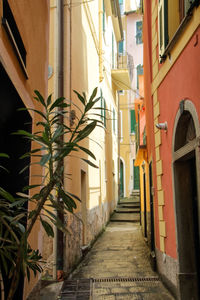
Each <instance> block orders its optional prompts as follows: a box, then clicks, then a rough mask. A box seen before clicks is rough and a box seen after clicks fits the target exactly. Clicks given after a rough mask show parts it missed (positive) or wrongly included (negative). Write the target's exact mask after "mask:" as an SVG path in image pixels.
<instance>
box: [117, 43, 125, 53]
mask: <svg viewBox="0 0 200 300" xmlns="http://www.w3.org/2000/svg"><path fill="white" fill-rule="evenodd" d="M123 52H124V41H121V42H119V43H118V53H121V54H122V53H123Z"/></svg>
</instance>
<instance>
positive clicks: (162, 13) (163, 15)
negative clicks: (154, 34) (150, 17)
mask: <svg viewBox="0 0 200 300" xmlns="http://www.w3.org/2000/svg"><path fill="white" fill-rule="evenodd" d="M158 24H159V28H158V30H159V55H160V56H162V55H163V53H164V51H165V48H166V46H167V44H168V42H169V38H168V1H167V0H159V5H158Z"/></svg>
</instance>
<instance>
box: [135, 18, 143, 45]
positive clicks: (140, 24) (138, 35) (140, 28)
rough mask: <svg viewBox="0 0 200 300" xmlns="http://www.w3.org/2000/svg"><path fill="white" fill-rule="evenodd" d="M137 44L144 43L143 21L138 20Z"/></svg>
mask: <svg viewBox="0 0 200 300" xmlns="http://www.w3.org/2000/svg"><path fill="white" fill-rule="evenodd" d="M136 44H137V45H139V44H142V21H138V22H136Z"/></svg>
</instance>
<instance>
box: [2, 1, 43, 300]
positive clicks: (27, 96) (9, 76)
mask: <svg viewBox="0 0 200 300" xmlns="http://www.w3.org/2000/svg"><path fill="white" fill-rule="evenodd" d="M0 16H1V20H2V22H1V26H0V82H1V89H0V132H1V133H0V136H1V142H0V152H5V153H7V154H9V156H10V159H9V160H8V162H6V164H7V165H6V167H7V168H8V170H9V171H10V172H9V174H5V172H3V171H2V170H1V171H0V182H1V187H4V188H5V189H6V190H8V191H9V192H10V193H13V194H15V193H16V192H19V191H21V190H22V187H24V186H26V185H28V184H29V183H30V184H36V183H37V180H38V179H37V177H34V175H36V174H37V175H38V174H39V173H40V174H41V173H42V170H41V169H38V167H35V166H32V167H30V172H29V171H27V173H26V174H22V175H19V171H20V169H22V168H23V167H24V165H25V164H27V163H29V162H28V161H25V162H24V161H22V160H19V157H20V156H21V155H22V154H24V153H25V152H26V151H29V150H30V147H31V145H30V144H28V143H27V141H26V140H25V139H22V138H20V137H19V136H14V135H13V136H12V135H11V133H12V132H14V131H17V130H18V129H25V130H28V131H30V132H31V131H35V124H36V122H37V118H36V116H35V115H34V113H32V114H29V113H28V112H26V111H24V112H22V111H21V112H19V111H18V108H23V107H29V108H34V109H38V108H39V106H38V105H37V104H36V103H35V102H36V101H34V102H33V92H34V90H38V91H40V93H41V94H42V95H44V97H46V96H47V92H48V90H47V76H48V74H47V73H48V46H49V45H48V39H49V1H48V0H44V1H40V0H35V1H32V0H20V1H13V0H3V1H1V3H0ZM1 163H2V162H1ZM27 209H31V207H28V208H27ZM30 244H31V246H32V247H33V248H35V249H39V250H40V252H42V229H41V228H40V225H39V224H36V226H35V228H34V231H33V233H32V235H31V237H30ZM36 281H37V278H35V279H34V278H33V279H32V280H31V284H27V283H25V284H24V283H23V282H21V283H20V288H19V289H18V292H17V294H16V299H21V298H22V297H25V296H26V295H27V294H28V293H29V291H30V290H31V289H32V287H33V286H34V285H35V283H36ZM6 288H8V287H5V289H6ZM5 293H6V290H5Z"/></svg>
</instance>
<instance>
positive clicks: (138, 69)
mask: <svg viewBox="0 0 200 300" xmlns="http://www.w3.org/2000/svg"><path fill="white" fill-rule="evenodd" d="M143 74H144V70H143V66H142V65H138V66H137V89H139V77H138V76H139V75H143Z"/></svg>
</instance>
